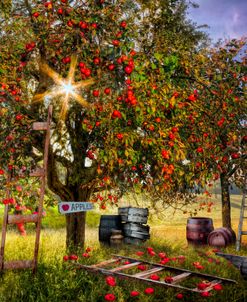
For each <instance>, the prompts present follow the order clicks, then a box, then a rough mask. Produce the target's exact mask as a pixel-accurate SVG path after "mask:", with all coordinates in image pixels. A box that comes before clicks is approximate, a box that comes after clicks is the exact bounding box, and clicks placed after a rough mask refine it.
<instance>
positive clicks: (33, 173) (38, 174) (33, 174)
mask: <svg viewBox="0 0 247 302" xmlns="http://www.w3.org/2000/svg"><path fill="white" fill-rule="evenodd" d="M29 176H31V177H43V176H45V171H44V169H43V168H37V169H36V170H33V171H31V172H30V175H29Z"/></svg>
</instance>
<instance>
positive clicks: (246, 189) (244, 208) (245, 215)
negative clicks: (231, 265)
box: [236, 175, 247, 251]
mask: <svg viewBox="0 0 247 302" xmlns="http://www.w3.org/2000/svg"><path fill="white" fill-rule="evenodd" d="M246 195H247V175H245V179H244V186H243V198H242V203H241V208H240V218H239V224H238V234H237V240H236V251H240V248H241V242H242V236H243V235H247V229H246V231H243V225H244V220H246V222H247V200H246Z"/></svg>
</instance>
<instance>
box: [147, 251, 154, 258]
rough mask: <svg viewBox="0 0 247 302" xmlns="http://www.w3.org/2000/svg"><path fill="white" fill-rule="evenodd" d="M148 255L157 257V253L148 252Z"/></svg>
mask: <svg viewBox="0 0 247 302" xmlns="http://www.w3.org/2000/svg"><path fill="white" fill-rule="evenodd" d="M148 254H149V255H150V256H152V257H153V256H155V255H156V253H155V251H150V252H148Z"/></svg>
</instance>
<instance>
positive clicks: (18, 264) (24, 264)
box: [3, 260, 33, 269]
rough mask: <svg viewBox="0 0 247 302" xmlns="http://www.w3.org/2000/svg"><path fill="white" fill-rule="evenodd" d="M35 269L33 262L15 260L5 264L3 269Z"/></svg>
mask: <svg viewBox="0 0 247 302" xmlns="http://www.w3.org/2000/svg"><path fill="white" fill-rule="evenodd" d="M25 268H33V260H15V261H8V262H4V263H3V269H25Z"/></svg>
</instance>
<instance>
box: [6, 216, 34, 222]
mask: <svg viewBox="0 0 247 302" xmlns="http://www.w3.org/2000/svg"><path fill="white" fill-rule="evenodd" d="M37 221H38V215H37V214H30V215H8V224H15V223H26V222H34V223H36V222H37Z"/></svg>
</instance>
